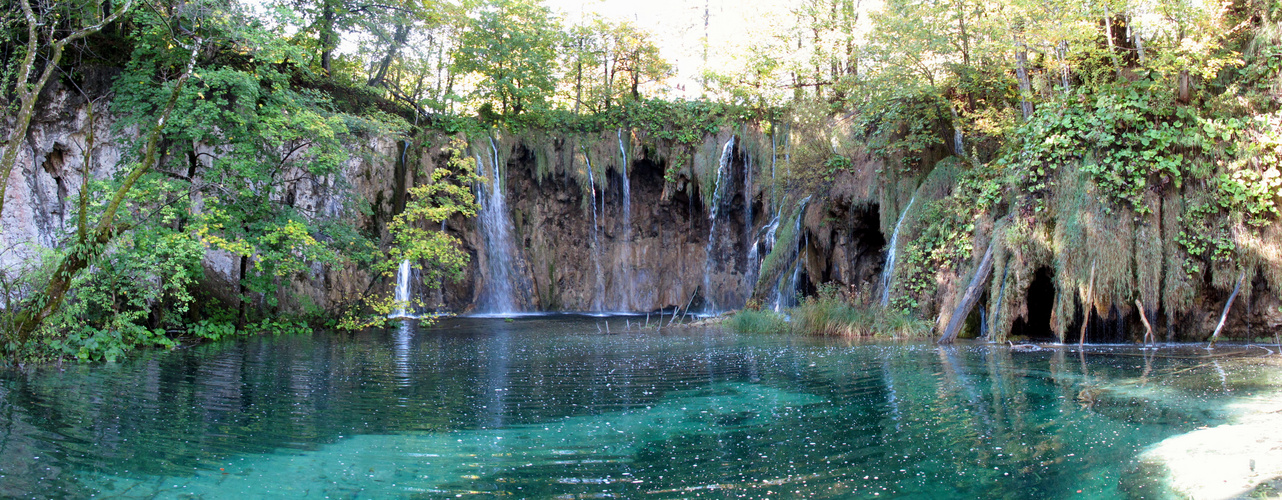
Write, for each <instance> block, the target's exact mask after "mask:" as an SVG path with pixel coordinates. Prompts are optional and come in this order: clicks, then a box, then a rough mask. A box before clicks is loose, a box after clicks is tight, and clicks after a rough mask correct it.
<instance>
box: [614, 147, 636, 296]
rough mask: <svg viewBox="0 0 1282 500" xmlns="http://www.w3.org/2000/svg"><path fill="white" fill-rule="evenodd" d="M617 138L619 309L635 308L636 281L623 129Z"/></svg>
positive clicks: (630, 194)
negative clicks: (620, 182)
mask: <svg viewBox="0 0 1282 500" xmlns="http://www.w3.org/2000/svg"><path fill="white" fill-rule="evenodd" d="M617 135H618V138H619V156H620V163H619V172H620V173H621V174H623V233H622V234H623V240H622V242H623V245H622V247H621V250H620V251H619V252H620V253H621V254H622V256H621V258H620V259H619V267H620V268H621V271H622V272H620V273H619V276H620V278H621V279H622V281H623V301H622V302H623V303H622V304H620V307H619V310H621V311H635V310H636V283H634V282H633V278H632V181H631V180H630V179H628V148H627V147H625V146H624V145H623V129H619V130H618V133H617Z"/></svg>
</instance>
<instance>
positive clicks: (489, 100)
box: [455, 0, 563, 117]
mask: <svg viewBox="0 0 1282 500" xmlns="http://www.w3.org/2000/svg"><path fill="white" fill-rule="evenodd" d="M472 16H473V18H472V22H471V23H470V24H469V26H468V28H467V29H466V30H465V31H464V32H463V33H462V38H461V39H460V41H459V47H458V52H457V53H456V54H455V70H456V71H458V72H460V73H476V74H477V75H478V77H479V78H480V80H479V81H478V82H477V85H476V87H477V93H478V94H477V97H479V98H480V99H481V101H482V102H483V104H488V105H490V106H497V107H498V110H497V111H498V112H499V113H501V114H502V115H504V116H511V117H515V116H519V115H520V114H521V113H524V112H527V111H532V110H544V109H547V98H548V96H550V95H552V92H553V90H554V89H555V87H556V75H557V69H558V60H557V54H558V51H557V48H558V47H559V46H561V45H562V43H561V39H562V36H563V35H562V33H561V31H560V26H559V23H558V21H557V19H556V17H555V16H553V15H552V12H551V11H550V10H549V9H548V8H547V7H545V6H543V5H542V4H541V3H539V2H538V1H537V0H487V1H486V2H484V3H482V4H480V5H479V6H477V7H476V8H475V9H474V10H473V12H472Z"/></svg>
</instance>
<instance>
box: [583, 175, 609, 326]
mask: <svg viewBox="0 0 1282 500" xmlns="http://www.w3.org/2000/svg"><path fill="white" fill-rule="evenodd" d="M583 158H584V159H585V160H586V161H587V164H588V184H589V186H588V187H589V189H588V191H589V193H590V194H591V195H592V202H591V205H592V264H593V265H594V266H596V292H595V293H593V294H592V310H593V311H601V310H603V309H604V304H603V303H602V298H603V297H604V296H605V279H604V277H603V276H602V275H601V238H600V236H598V235H597V233H598V229H597V210H596V178H595V177H594V176H593V175H592V160H591V159H590V158H588V155H587V153H586V152H585V153H584V155H583Z"/></svg>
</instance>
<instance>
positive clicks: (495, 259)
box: [476, 138, 517, 314]
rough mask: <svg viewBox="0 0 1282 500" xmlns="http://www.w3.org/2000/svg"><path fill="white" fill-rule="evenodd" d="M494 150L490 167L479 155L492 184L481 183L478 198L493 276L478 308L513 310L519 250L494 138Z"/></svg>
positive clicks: (488, 266)
mask: <svg viewBox="0 0 1282 500" xmlns="http://www.w3.org/2000/svg"><path fill="white" fill-rule="evenodd" d="M490 150H491V152H492V154H493V155H494V156H493V158H492V161H491V162H490V167H489V168H486V165H485V162H483V161H482V160H481V156H480V155H479V154H478V155H477V156H476V167H477V170H480V171H481V172H483V173H484V174H486V177H489V180H490V183H489V184H490V185H489V188H488V189H487V188H486V186H485V183H480V184H478V185H477V187H476V189H477V192H478V193H479V196H478V197H477V201H479V202H480V205H481V210H480V212H479V213H478V214H477V215H478V216H479V217H478V220H479V222H480V226H481V236H482V238H483V239H484V240H485V257H486V259H485V260H486V271H488V274H489V280H488V281H487V282H486V286H485V289H484V290H482V295H481V297H480V300H479V301H478V303H479V304H478V305H479V307H478V309H479V310H480V311H481V312H487V313H500V314H501V313H512V312H516V311H517V305H516V299H515V296H514V295H513V293H512V279H513V278H514V277H515V276H516V270H515V267H514V264H513V262H512V259H513V255H514V254H515V253H516V244H515V242H514V240H513V238H512V220H511V216H510V215H509V214H508V211H507V199H506V196H505V195H504V189H503V175H502V172H501V169H500V168H499V163H500V161H499V153H498V147H497V146H495V144H494V139H493V138H491V139H490Z"/></svg>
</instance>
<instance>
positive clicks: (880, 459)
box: [0, 316, 1273, 498]
mask: <svg viewBox="0 0 1282 500" xmlns="http://www.w3.org/2000/svg"><path fill="white" fill-rule="evenodd" d="M605 321H607V320H606V319H603V318H582V317H569V316H566V317H556V316H552V317H536V318H523V319H518V320H516V321H513V322H504V321H503V320H498V319H476V318H471V319H454V320H446V321H443V322H441V323H440V324H439V325H438V326H436V327H432V328H424V329H417V328H416V327H415V326H414V325H412V324H406V325H403V326H402V327H400V328H397V329H392V330H388V331H375V332H367V333H362V334H333V333H315V334H313V335H309V336H286V337H276V338H261V339H249V340H244V341H239V342H227V343H219V344H213V345H204V346H196V347H191V348H185V349H178V350H174V351H170V352H155V353H146V354H143V355H141V356H139V357H137V358H135V359H132V360H130V361H128V362H123V363H119V364H109V365H91V366H67V367H65V370H60V369H57V368H50V369H42V370H38V371H34V372H29V373H24V374H16V373H7V374H3V375H0V496H6V497H10V496H12V497H88V496H96V497H107V498H246V497H268V498H326V497H328V498H387V497H413V498H444V497H450V498H455V497H458V496H460V495H461V496H464V497H475V496H480V497H485V498H488V497H495V496H504V497H510V498H637V497H645V498H691V497H713V498H757V497H766V496H771V497H774V496H782V497H824V498H891V497H893V498H1124V497H1137V498H1138V497H1144V498H1153V497H1161V496H1163V495H1165V492H1163V491H1161V488H1160V486H1161V485H1160V484H1157V483H1155V482H1154V481H1152V480H1149V478H1148V477H1147V476H1148V475H1150V474H1151V473H1152V471H1147V472H1146V469H1144V468H1140V467H1138V465H1137V463H1136V462H1135V457H1136V456H1137V455H1138V454H1139V452H1140V451H1142V450H1143V448H1144V447H1146V446H1148V445H1150V444H1153V443H1155V442H1157V441H1160V440H1161V439H1164V438H1166V437H1169V436H1171V435H1174V434H1178V433H1183V432H1188V431H1191V430H1193V429H1195V428H1196V427H1199V426H1203V425H1213V424H1216V423H1219V422H1221V421H1223V420H1224V419H1225V418H1226V416H1227V414H1226V410H1225V409H1224V408H1225V405H1226V404H1228V403H1231V402H1233V401H1236V400H1238V399H1240V398H1242V397H1248V396H1249V395H1250V394H1258V393H1259V392H1261V391H1268V390H1271V387H1272V385H1273V382H1272V375H1271V374H1272V372H1273V370H1272V369H1269V368H1267V367H1264V366H1262V365H1258V364H1252V363H1250V362H1249V360H1248V361H1242V360H1241V357H1237V358H1234V357H1229V358H1208V357H1206V356H1207V354H1208V353H1207V352H1206V351H1204V350H1201V349H1176V348H1164V349H1162V350H1157V351H1151V350H1148V351H1146V350H1139V349H1135V348H1130V347H1095V348H1092V349H1091V350H1090V351H1089V352H1082V353H1079V352H1076V351H1072V350H1067V349H1063V350H1056V351H1042V352H1032V353H1022V352H1012V351H1011V350H1010V349H1009V348H1008V347H1004V346H987V345H966V344H962V345H958V346H953V347H938V346H935V345H933V344H927V343H911V344H875V343H852V342H845V341H833V340H825V339H811V338H799V337H790V336H745V335H735V334H728V333H722V332H720V331H717V330H691V331H682V332H674V331H669V330H665V332H664V333H663V334H657V333H654V332H649V333H640V332H635V331H633V332H628V331H626V326H625V323H627V322H635V321H636V320H635V318H634V319H622V318H614V319H610V320H609V321H610V325H611V331H612V332H614V333H613V334H611V335H604V334H601V333H598V331H599V330H598V327H600V326H603V325H604V322H605ZM1217 351H1218V353H1219V354H1225V353H1229V352H1231V351H1228V350H1223V349H1221V350H1217ZM1260 352H1261V353H1262V352H1263V351H1260Z"/></svg>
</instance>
